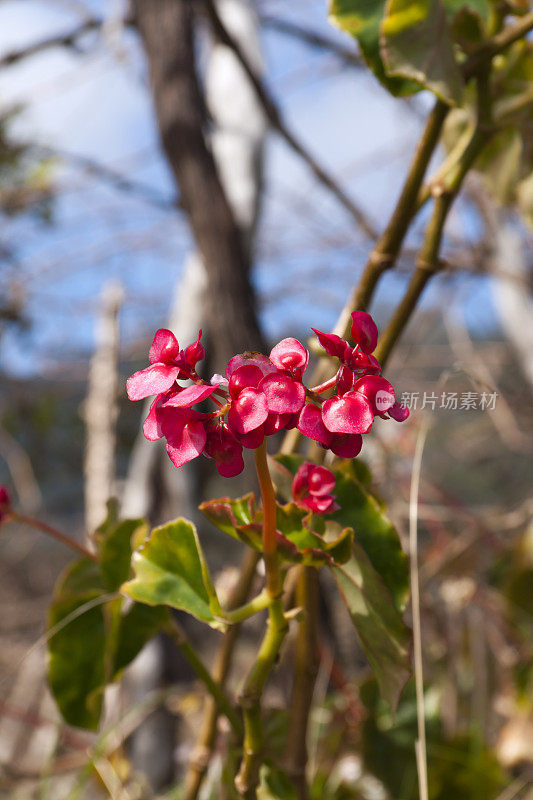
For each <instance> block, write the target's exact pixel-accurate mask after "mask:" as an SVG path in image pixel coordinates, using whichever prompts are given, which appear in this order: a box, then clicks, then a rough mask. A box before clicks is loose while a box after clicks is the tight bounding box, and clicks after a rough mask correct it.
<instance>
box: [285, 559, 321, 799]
mask: <svg viewBox="0 0 533 800" xmlns="http://www.w3.org/2000/svg"><path fill="white" fill-rule="evenodd" d="M318 593H319V583H318V570H317V569H315V568H314V567H304V566H301V567H299V575H298V584H297V588H296V604H297V605H298V606H300V607H301V608H303V609H304V614H303V616H302V619H301V620H300V621H299V623H298V636H297V640H296V654H295V661H294V678H293V690H292V703H291V710H290V719H289V734H288V737H287V759H286V764H287V771H288V773H289V776H290V778H291V779H292V782H293V784H294V786H295V788H296V794H297V798H298V800H308V798H309V787H308V785H307V776H306V767H307V760H308V751H307V728H308V724H309V714H310V712H311V706H312V701H313V693H314V687H315V681H316V676H317V674H318V665H319V655H318Z"/></svg>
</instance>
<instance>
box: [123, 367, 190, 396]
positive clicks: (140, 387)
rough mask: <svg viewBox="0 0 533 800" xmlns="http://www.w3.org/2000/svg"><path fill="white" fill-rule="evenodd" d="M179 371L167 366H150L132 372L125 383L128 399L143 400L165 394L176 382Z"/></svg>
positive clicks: (177, 368)
mask: <svg viewBox="0 0 533 800" xmlns="http://www.w3.org/2000/svg"><path fill="white" fill-rule="evenodd" d="M179 371H180V368H179V367H171V366H169V365H168V364H152V365H151V366H150V367H146V369H141V370H139V372H134V373H133V375H131V376H130V377H129V378H128V380H127V382H126V390H127V392H128V397H129V398H130V400H144V399H145V397H151V396H152V395H153V394H161V393H162V392H166V391H167V390H168V389H170V387H171V386H172V384H173V383H174V381H175V380H176V378H177V376H178V373H179Z"/></svg>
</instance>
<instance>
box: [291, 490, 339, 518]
mask: <svg viewBox="0 0 533 800" xmlns="http://www.w3.org/2000/svg"><path fill="white" fill-rule="evenodd" d="M298 505H299V506H304V507H305V508H308V509H309V511H313V512H314V513H315V514H327V513H328V512H329V511H336V510H337V508H338V506H337V504H336V503H335V499H334V498H333V497H331V495H330V496H329V497H311V496H308V497H302V499H301V500H299V501H298Z"/></svg>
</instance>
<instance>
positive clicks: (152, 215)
mask: <svg viewBox="0 0 533 800" xmlns="http://www.w3.org/2000/svg"><path fill="white" fill-rule="evenodd" d="M265 7H266V8H267V9H268V10H269V11H272V13H279V14H280V15H287V14H289V13H290V15H291V17H292V18H295V19H301V20H303V21H305V24H306V25H308V26H313V27H315V28H316V29H317V30H321V31H322V32H324V33H326V34H328V35H330V36H339V37H342V34H340V33H337V32H336V31H335V30H334V29H333V28H331V27H330V26H329V25H328V23H327V21H326V13H325V7H324V6H323V4H322V3H321V2H308V3H306V4H302V3H300V2H297V3H294V4H292V5H291V8H290V11H287V8H286V6H285V5H284V4H278V3H275V2H271V3H268V5H267V4H265ZM80 8H90V9H92V11H93V13H98V14H105V15H106V17H108V18H112V17H113V15H116V14H117V13H118V11H120V6H119V4H118V3H116V2H107V3H100V2H92V3H86V2H84V3H83V4H82V3H80V2H73V3H67V2H64V0H57V2H55V1H54V0H47V2H43V0H40V1H39V0H4V2H3V3H2V4H0V52H5V51H8V50H12V49H14V48H17V47H23V46H25V45H27V44H29V43H31V42H33V41H38V40H41V39H43V38H46V37H47V36H50V35H53V34H55V33H58V32H61V31H67V30H70V29H71V28H72V27H73V26H74V25H75V24H76V23H77V22H78V21H79V19H80V16H79V13H78V11H79V9H80ZM76 9H78V11H76ZM262 41H263V48H264V58H265V69H266V74H267V76H268V81H269V86H270V88H271V89H272V91H273V92H274V94H275V95H276V97H277V99H278V101H279V102H280V103H281V104H282V107H283V110H284V113H285V116H286V119H287V121H288V122H289V124H290V126H291V128H292V129H293V130H294V131H296V132H297V133H298V135H299V137H301V139H302V140H303V141H304V142H305V143H306V144H307V145H308V146H309V148H310V149H311V150H312V152H313V153H314V154H315V155H316V156H317V157H318V158H319V159H320V160H321V161H322V163H324V165H326V166H327V167H328V169H329V170H330V171H331V172H332V173H333V174H334V175H336V176H337V178H339V180H340V181H341V182H342V184H343V186H344V187H345V189H346V190H347V191H349V193H350V194H351V196H352V197H353V198H354V199H356V200H357V201H358V202H359V203H360V205H362V206H363V207H364V208H365V209H366V211H367V213H368V215H369V217H370V218H371V219H372V221H373V222H374V224H375V225H376V226H377V227H378V228H381V227H382V226H383V225H384V224H385V221H386V219H387V215H388V213H389V212H390V210H391V208H392V205H393V202H394V199H395V197H396V195H397V192H398V188H399V185H400V181H401V178H402V175H403V173H404V170H405V166H406V164H407V160H408V157H409V154H410V153H411V152H412V148H413V146H414V143H415V141H416V137H417V133H418V131H419V129H420V125H421V118H422V114H423V112H424V110H425V109H426V108H427V107H428V104H429V98H427V97H424V96H422V95H420V96H419V97H417V98H416V100H415V101H414V102H413V103H412V105H411V106H408V105H407V104H406V103H404V102H402V101H398V100H394V99H392V98H390V97H389V96H388V94H387V93H386V92H385V91H384V90H383V89H381V87H380V86H378V84H377V83H376V82H375V80H374V79H373V78H372V77H371V76H370V75H369V74H368V73H366V72H365V71H354V70H351V69H340V68H339V66H338V63H337V62H336V61H335V59H333V58H332V57H331V56H327V55H324V54H317V53H315V52H314V51H312V50H311V49H310V48H308V47H306V46H304V45H302V44H300V43H298V42H296V41H295V40H294V39H292V38H288V37H286V36H284V35H282V34H279V33H275V32H272V31H267V32H265V33H264V34H263V37H262ZM93 42H94V36H93V35H92V34H88V35H87V38H86V40H85V41H84V42H83V44H84V45H85V46H86V53H85V54H81V55H80V54H76V53H72V52H71V51H68V50H65V49H62V48H55V49H53V50H47V51H46V52H44V53H41V54H39V55H35V56H34V57H32V58H31V59H27V60H26V61H24V62H22V63H20V64H18V65H15V66H13V67H10V68H9V69H5V70H4V71H3V73H2V74H0V105H1V106H2V108H4V109H5V108H8V107H10V106H12V105H14V104H16V105H21V104H22V105H23V107H24V109H23V111H22V112H21V114H20V115H19V117H18V119H17V121H16V123H15V125H14V126H13V134H14V135H16V136H17V137H22V138H24V139H25V140H28V141H31V142H34V143H37V144H41V145H45V146H48V147H50V148H53V149H54V150H57V151H59V152H67V153H72V154H77V155H81V156H84V157H88V158H91V159H94V160H97V161H98V162H99V163H102V164H105V165H108V166H109V167H111V168H113V169H114V170H116V171H118V172H121V173H123V174H125V175H127V176H128V177H130V178H132V179H134V180H136V181H139V182H142V184H143V185H146V186H147V187H150V188H152V189H153V191H154V193H155V194H157V195H158V196H161V197H162V198H168V199H170V198H172V197H173V194H174V186H173V183H172V179H171V176H170V174H169V170H168V168H167V166H166V163H165V161H164V158H163V157H162V155H161V153H160V151H159V146H158V137H157V130H156V127H155V121H154V117H153V113H152V108H151V98H150V94H149V90H148V88H147V85H146V75H145V66H144V61H143V57H142V52H141V49H140V46H139V43H138V41H137V38H136V36H135V35H134V34H133V33H131V32H129V31H125V32H123V34H122V35H121V36H120V38H118V39H117V40H113V39H112V40H111V41H100V42H99V43H98V44H97V46H96V47H94V46H92V43H93ZM51 169H52V174H53V177H54V182H55V183H56V184H57V186H58V187H59V191H58V194H57V199H56V202H55V207H54V215H53V216H54V224H53V225H48V226H47V225H44V224H43V223H42V222H39V221H36V220H32V219H31V218H29V217H28V215H23V216H21V217H19V218H17V219H13V220H11V221H8V222H7V224H5V225H4V228H3V231H2V240H3V243H6V244H7V245H9V246H10V247H11V248H12V249H13V251H14V252H16V257H17V260H18V262H19V263H20V265H21V268H20V271H19V272H18V275H19V278H20V276H21V275H22V276H23V285H22V287H21V290H22V291H23V293H24V296H25V298H26V302H27V310H28V315H29V317H30V319H31V321H32V327H31V329H30V331H29V333H27V334H24V335H22V336H21V334H20V333H17V332H12V333H10V334H8V335H6V336H4V337H3V340H2V344H1V345H0V357H1V359H2V363H3V364H4V367H5V368H6V369H7V370H8V371H11V372H13V373H15V374H19V375H32V374H37V373H41V372H46V371H47V370H48V369H50V368H53V367H54V366H55V365H56V364H57V363H61V361H62V360H64V359H68V358H70V357H72V356H73V355H74V354H75V353H76V352H77V351H78V350H80V349H81V350H89V349H90V347H91V343H92V337H93V329H94V313H95V310H96V308H97V300H98V295H99V292H100V291H101V289H102V286H103V285H104V283H105V282H106V281H107V280H108V279H109V278H110V277H115V278H118V279H119V280H120V281H121V282H122V283H123V284H124V286H125V289H126V302H125V306H124V309H123V313H122V320H121V323H122V336H123V341H124V343H125V344H127V343H128V342H131V341H133V340H137V339H138V338H141V337H142V336H145V335H146V336H148V335H149V333H150V332H151V331H152V330H153V329H154V328H156V327H160V326H161V325H162V324H164V323H165V320H166V313H167V311H168V302H169V300H168V298H169V296H170V295H171V293H172V288H173V285H174V283H175V281H176V280H177V278H178V277H179V274H180V270H181V266H182V264H183V262H184V259H185V257H186V255H187V253H188V252H189V249H190V247H191V241H190V237H189V233H188V230H187V226H186V223H185V221H184V220H183V218H181V217H180V216H179V215H178V214H177V213H176V212H174V211H172V210H161V209H159V208H155V207H154V206H152V205H150V204H149V203H147V202H145V201H144V200H142V199H140V198H138V197H133V196H130V195H127V194H125V193H123V192H120V191H118V190H117V189H115V188H112V187H111V186H109V185H108V184H106V183H105V182H102V181H100V180H98V179H96V178H94V176H88V175H86V174H84V172H83V171H82V170H80V169H79V168H78V167H76V166H74V165H72V164H71V163H69V161H68V159H67V160H63V161H61V160H56V161H55V162H54V163H53V165H52V167H51ZM265 186H266V192H265V199H264V204H263V213H262V218H261V224H260V227H259V232H258V242H257V263H256V266H255V270H254V282H255V284H256V286H257V289H258V293H259V296H260V300H261V316H262V321H263V324H264V326H265V329H266V332H267V334H268V335H269V336H271V337H275V336H278V335H280V334H284V333H286V332H287V329H288V328H289V327H290V325H293V326H295V327H296V328H298V330H299V331H300V330H305V329H308V328H309V327H310V326H311V325H313V326H314V327H315V326H316V327H322V328H328V327H329V326H331V325H332V324H333V323H334V321H335V318H336V314H337V313H338V311H339V310H340V308H341V307H342V305H343V302H344V299H345V297H346V295H347V293H348V292H349V290H350V287H351V285H352V284H353V282H354V280H355V278H356V276H357V274H358V273H359V272H360V270H361V268H362V265H363V264H364V260H365V257H366V255H367V253H368V250H369V243H368V242H367V241H366V240H365V238H364V237H363V236H361V235H360V234H358V233H357V232H356V231H354V229H353V226H352V225H351V222H350V219H349V218H348V217H347V214H346V212H345V211H344V210H343V209H342V208H340V207H339V205H338V204H337V202H336V201H335V200H333V199H332V198H330V196H329V195H328V194H327V193H326V192H325V191H324V190H322V189H321V188H320V187H318V186H317V184H316V182H315V181H314V179H313V178H312V177H311V176H310V174H309V171H308V169H307V167H306V166H305V165H303V164H302V163H301V162H299V161H298V160H297V158H296V157H295V156H294V155H293V154H292V152H290V151H289V150H288V148H287V147H286V146H285V144H284V143H283V142H281V141H280V139H279V138H278V137H276V136H275V134H270V135H269V137H268V140H267V144H266V149H265ZM452 226H453V228H454V229H455V232H457V233H464V231H465V229H466V231H467V232H468V233H469V234H472V233H475V220H474V219H473V218H472V217H471V216H469V215H465V213H464V211H463V213H458V214H456V215H455V217H454V218H453V219H452ZM154 276H155V280H154ZM13 277H14V279H15V280H16V279H17V276H16V275H14V276H13ZM403 284H404V278H403V277H396V276H387V278H386V280H385V281H383V286H382V289H381V290H380V292H379V296H378V303H379V301H381V302H382V303H383V304H384V303H390V302H393V301H394V299H395V298H396V297H398V296H399V292H400V291H401V288H402V286H403ZM475 286H476V291H475V292H474V295H475V299H474V300H470V301H469V302H468V303H467V308H466V314H467V319H468V321H469V323H470V324H471V326H472V327H473V328H479V327H484V326H486V325H492V324H493V323H494V315H493V311H492V306H491V304H490V290H489V286H488V282H486V281H484V282H483V283H482V282H481V281H480V280H479V279H476V283H475ZM436 294H437V290H436V289H435V288H430V289H429V291H428V293H427V295H426V297H425V301H424V302H425V303H426V304H428V303H431V302H433V300H434V299H435V297H436Z"/></svg>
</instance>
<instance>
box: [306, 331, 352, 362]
mask: <svg viewBox="0 0 533 800" xmlns="http://www.w3.org/2000/svg"><path fill="white" fill-rule="evenodd" d="M311 330H312V331H313V332H314V333H316V335H317V338H318V341H319V342H320V344H321V345H322V347H323V348H324V350H325V351H326V353H327V354H328V355H329V356H335V357H336V358H339V359H340V360H341V361H344V357H345V353H346V348H348V349H349V350H350V352H351V347H350V345H349V344H348V342H346V341H345V340H344V339H341V337H340V336H337V334H336V333H323V332H322V331H317V329H316V328H311Z"/></svg>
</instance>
